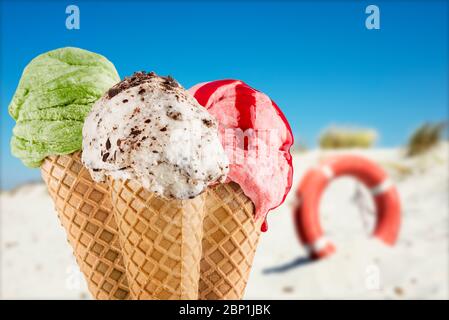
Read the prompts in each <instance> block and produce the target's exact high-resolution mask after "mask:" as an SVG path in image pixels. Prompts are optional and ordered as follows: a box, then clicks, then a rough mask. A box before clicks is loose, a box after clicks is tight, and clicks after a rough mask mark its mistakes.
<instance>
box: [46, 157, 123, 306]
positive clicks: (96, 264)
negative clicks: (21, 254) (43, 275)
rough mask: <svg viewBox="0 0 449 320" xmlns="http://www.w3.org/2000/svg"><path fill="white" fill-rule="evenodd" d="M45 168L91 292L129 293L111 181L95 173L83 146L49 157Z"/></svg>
mask: <svg viewBox="0 0 449 320" xmlns="http://www.w3.org/2000/svg"><path fill="white" fill-rule="evenodd" d="M41 173H42V178H43V179H44V181H45V183H46V184H47V187H48V191H49V193H50V196H51V198H52V200H53V202H54V204H55V208H56V211H57V214H58V217H59V220H60V222H61V224H62V226H63V227H64V229H65V231H66V234H67V239H68V242H69V244H70V245H71V247H72V249H73V253H74V255H75V258H76V260H77V263H78V265H79V267H80V270H81V272H82V273H83V274H84V276H85V279H86V281H87V285H88V288H89V291H90V293H91V294H92V296H93V297H94V298H95V299H101V300H110V299H114V300H115V299H127V298H128V296H129V290H128V283H127V279H126V272H125V266H124V264H123V259H122V254H121V248H120V244H119V238H118V230H117V224H116V222H115V219H114V215H113V213H112V211H113V210H112V205H111V201H110V194H109V190H108V186H107V185H106V184H100V183H96V182H94V181H93V180H92V179H91V176H90V174H89V172H88V170H87V169H86V168H84V167H83V165H82V163H81V153H80V152H75V153H72V154H70V155H60V156H51V157H47V158H46V159H45V160H44V162H43V163H42V165H41Z"/></svg>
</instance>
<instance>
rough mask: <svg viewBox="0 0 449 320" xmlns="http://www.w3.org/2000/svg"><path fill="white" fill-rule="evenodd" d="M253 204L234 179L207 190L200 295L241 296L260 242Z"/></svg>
mask: <svg viewBox="0 0 449 320" xmlns="http://www.w3.org/2000/svg"><path fill="white" fill-rule="evenodd" d="M260 226H261V223H260V222H258V221H255V220H254V204H253V203H252V201H251V200H250V199H249V198H248V197H247V196H246V195H245V194H244V193H243V190H242V189H241V188H240V186H239V185H238V184H236V183H234V182H231V183H227V184H220V185H217V186H215V187H212V188H209V189H208V190H207V198H206V215H205V218H204V236H203V242H202V247H203V255H202V259H201V278H200V284H199V299H201V300H222V299H232V300H238V299H242V298H243V295H244V293H245V288H246V284H247V282H248V277H249V274H250V271H251V266H252V263H253V258H254V254H255V252H256V248H257V244H258V242H259V236H260Z"/></svg>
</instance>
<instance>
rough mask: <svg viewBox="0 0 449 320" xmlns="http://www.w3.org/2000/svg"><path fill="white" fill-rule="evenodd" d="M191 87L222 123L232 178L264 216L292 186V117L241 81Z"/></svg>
mask: <svg viewBox="0 0 449 320" xmlns="http://www.w3.org/2000/svg"><path fill="white" fill-rule="evenodd" d="M189 91H190V93H191V94H192V95H193V96H194V97H195V98H196V100H197V101H198V102H199V103H200V104H201V105H202V106H204V107H205V108H207V110H208V111H209V112H210V113H211V114H212V115H213V116H214V117H215V118H216V119H217V120H218V122H219V130H220V139H221V142H222V144H223V147H224V149H225V151H226V154H227V156H228V158H229V161H230V171H229V174H228V181H234V182H236V183H238V184H239V185H240V187H241V188H242V190H243V192H244V193H245V194H246V196H248V197H249V198H250V199H251V200H252V202H253V203H254V205H255V208H256V212H255V218H256V219H258V218H265V217H266V215H267V213H268V211H270V210H271V209H274V208H276V207H278V206H279V205H281V204H282V203H283V202H284V200H285V197H286V196H287V193H288V192H289V191H290V188H291V185H292V175H293V167H292V157H291V154H290V147H291V146H292V144H293V134H292V131H291V129H290V125H289V124H288V122H287V119H286V118H285V116H284V114H283V113H282V112H281V110H280V109H279V107H278V106H277V105H276V104H275V103H274V102H273V101H272V100H271V99H270V98H269V97H268V96H267V95H265V94H264V93H262V92H259V91H257V90H255V89H253V88H251V87H250V86H248V85H247V84H246V83H244V82H242V81H239V80H218V81H211V82H205V83H200V84H197V85H195V86H193V87H192V88H190V89H189ZM264 225H265V228H266V224H264ZM263 229H264V227H263Z"/></svg>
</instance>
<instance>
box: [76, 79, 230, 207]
mask: <svg viewBox="0 0 449 320" xmlns="http://www.w3.org/2000/svg"><path fill="white" fill-rule="evenodd" d="M82 161H83V163H84V165H85V166H86V167H87V168H88V169H89V171H90V172H91V175H92V178H93V179H94V180H95V181H104V180H105V179H106V176H111V177H112V178H114V179H133V180H137V181H139V182H140V183H141V184H142V185H143V187H145V188H147V189H148V190H150V191H152V192H154V193H156V194H158V195H160V196H163V197H166V198H176V199H188V198H193V197H195V196H197V195H198V194H200V193H202V192H203V191H204V190H205V189H206V188H207V186H208V185H211V184H213V183H216V182H224V181H225V179H226V175H227V173H228V170H229V162H228V158H227V156H226V154H225V152H224V150H223V147H222V145H221V143H220V140H219V138H218V128H217V123H216V120H215V118H214V117H213V116H211V115H210V114H209V113H208V111H207V110H206V109H204V108H203V107H202V106H200V105H199V104H198V102H197V101H196V100H195V99H194V98H193V97H192V96H191V95H190V94H189V93H188V92H187V91H186V90H185V89H184V88H183V87H181V86H180V85H179V84H178V83H177V82H176V81H175V80H174V79H173V78H171V77H159V76H157V75H156V74H154V73H145V72H137V73H135V74H134V75H133V76H132V77H129V78H125V80H123V81H122V82H120V83H118V84H117V85H115V86H114V87H112V88H111V89H110V90H109V91H108V92H107V93H106V94H105V95H104V96H103V97H102V98H101V99H100V100H98V101H97V102H96V103H95V104H94V106H93V108H92V111H91V113H90V114H89V115H88V117H87V118H86V120H85V123H84V127H83V154H82Z"/></svg>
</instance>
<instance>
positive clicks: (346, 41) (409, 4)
mask: <svg viewBox="0 0 449 320" xmlns="http://www.w3.org/2000/svg"><path fill="white" fill-rule="evenodd" d="M69 4H75V5H77V6H78V7H79V9H80V29H79V30H69V29H67V28H66V24H65V21H66V18H67V16H68V15H67V14H66V12H65V11H66V7H67V6H68V5H69ZM371 4H375V5H376V6H377V7H378V8H379V10H380V15H379V18H380V20H379V21H380V28H379V29H368V28H367V27H366V24H365V22H366V19H367V18H368V17H369V13H366V12H365V10H366V8H367V6H368V5H371ZM448 9H449V7H448V3H447V2H446V1H388V2H387V1H376V2H375V3H371V2H366V1H341V2H339V1H332V2H329V1H314V2H308V1H280V2H279V1H276V2H274V1H273V2H272V1H260V2H258V1H244V2H241V3H240V2H234V1H230V2H221V1H213V2H206V1H191V2H189V1H186V2H178V1H168V2H159V1H148V2H145V1H126V2H123V1H110V2H108V1H75V2H73V3H72V2H70V3H68V2H66V1H39V2H36V1H7V0H3V1H1V19H0V21H1V22H0V23H1V54H0V56H1V71H0V78H1V81H0V83H1V89H0V90H1V91H0V101H1V117H0V121H1V140H0V144H1V145H0V152H1V156H0V164H1V171H0V178H1V179H0V187H1V194H0V209H1V220H0V223H1V224H0V227H1V229H0V231H1V233H0V241H1V243H0V245H1V247H0V272H1V278H0V294H1V296H0V297H1V298H7V299H11V298H19V299H27V298H69V299H88V298H89V294H88V292H87V289H86V286H85V283H84V282H83V280H82V278H81V275H80V274H79V270H78V268H77V266H76V264H75V262H74V259H73V257H72V254H71V252H70V249H69V246H68V244H67V243H66V240H65V235H64V231H63V229H62V228H61V227H60V226H59V222H58V220H57V217H56V214H55V213H54V210H53V204H52V202H51V200H50V198H49V196H48V193H47V190H46V187H45V186H44V185H43V182H42V180H41V178H40V171H39V170H37V169H35V170H32V169H28V168H26V167H24V166H23V165H22V164H21V162H20V161H19V160H18V159H15V158H14V157H12V155H11V154H10V150H9V140H10V137H11V130H12V128H13V126H14V122H13V120H12V119H11V118H10V116H9V115H8V112H7V106H8V104H9V101H10V100H11V98H12V96H13V94H14V91H15V88H16V86H17V84H18V81H19V78H20V76H21V73H22V70H23V68H24V67H25V66H26V65H27V63H28V62H29V61H30V60H31V59H32V58H34V57H35V56H37V55H38V54H40V53H43V52H46V51H49V50H52V49H55V48H59V47H64V46H75V47H81V48H84V49H87V50H90V51H94V52H97V53H100V54H102V55H104V56H106V57H107V58H108V59H110V60H111V61H112V62H113V63H114V64H115V66H116V68H117V70H118V71H119V73H120V76H121V77H124V76H127V75H130V74H132V73H133V72H134V71H137V70H147V71H151V70H154V71H156V72H157V73H158V74H162V75H165V74H170V75H172V76H173V77H175V78H176V79H177V80H178V81H179V82H180V83H181V84H183V85H184V87H186V88H189V87H191V86H192V85H194V84H196V83H198V82H204V81H209V80H216V79H224V78H234V79H241V80H243V81H245V82H246V83H248V84H249V85H251V86H253V87H255V88H257V89H258V90H260V91H262V92H265V93H266V94H268V95H269V96H270V97H271V98H272V99H273V100H274V101H276V103H277V104H278V105H279V106H280V108H281V109H282V111H283V112H284V113H285V115H286V117H287V119H288V120H289V122H290V125H291V127H292V130H293V132H294V135H295V146H294V148H293V150H292V153H293V160H294V169H295V172H294V184H293V188H292V192H290V194H289V196H288V197H287V199H286V201H285V203H284V204H283V205H282V206H281V207H279V208H278V209H276V210H274V211H273V212H272V213H270V215H269V217H268V223H269V231H268V232H267V233H266V234H264V235H263V236H262V240H261V243H260V245H259V248H258V252H257V254H256V258H255V262H254V266H253V271H252V274H251V277H250V281H249V284H248V288H247V292H246V298H248V299H259V298H260V299H262V298H263V299H307V298H366V299H371V298H386V299H407V298H423V299H424V298H438V299H447V298H449V211H448V200H449V198H448V194H449V193H448V192H449V172H448V170H449V148H448V140H447V139H448V136H447V125H448V122H447V119H448V106H449V105H448V102H449V98H448V88H449V83H448V80H449V76H448V70H449V65H448V61H449V59H448V58H449V57H448V48H449V46H448V44H449V43H448V42H449V40H448V39H449V35H448V12H449V10H448ZM343 153H345V154H347V153H356V154H360V155H363V156H366V157H368V158H370V159H372V160H374V161H376V162H377V163H379V164H380V165H381V166H382V167H383V168H384V169H385V170H386V171H387V172H388V173H389V175H390V177H391V178H392V180H393V181H394V182H395V184H396V186H397V187H398V191H399V194H400V197H401V201H402V217H403V221H402V225H401V231H400V235H399V239H398V242H397V244H396V245H395V246H394V247H386V246H384V245H383V244H381V243H378V242H377V241H375V240H374V239H372V238H370V233H371V231H372V227H373V224H374V221H375V211H374V208H373V203H372V199H371V197H370V195H369V193H368V192H367V190H366V189H365V188H364V187H363V186H362V185H361V184H359V183H358V182H357V181H355V180H354V179H351V178H341V179H337V180H335V182H333V183H332V184H331V185H330V186H329V188H328V189H327V190H326V192H325V194H324V195H323V198H322V202H321V207H320V210H321V219H322V222H323V227H324V229H325V231H326V234H327V236H328V237H329V238H330V239H332V240H333V241H334V242H335V243H336V245H337V252H336V253H335V254H334V255H333V256H331V257H329V258H327V259H324V260H319V261H314V260H311V259H309V258H308V255H307V252H306V251H305V249H304V247H303V246H302V245H301V244H300V243H299V242H298V240H297V235H296V234H295V230H294V227H293V222H292V210H293V204H294V203H295V192H294V191H295V190H296V189H297V187H298V185H299V183H300V181H301V178H302V176H303V175H304V173H305V172H306V171H307V169H308V168H310V167H312V166H315V165H316V164H318V163H319V161H320V160H322V159H324V158H326V157H328V156H330V155H334V154H343Z"/></svg>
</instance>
